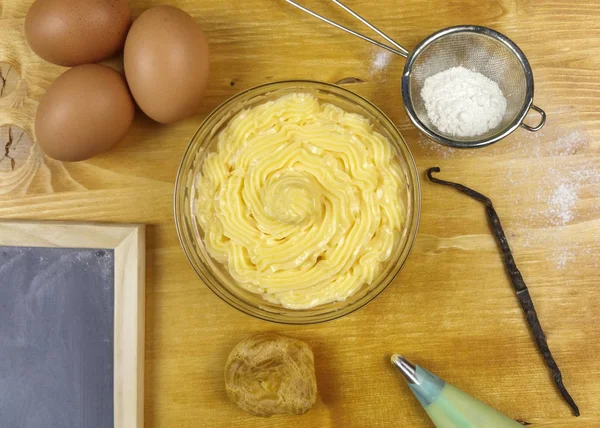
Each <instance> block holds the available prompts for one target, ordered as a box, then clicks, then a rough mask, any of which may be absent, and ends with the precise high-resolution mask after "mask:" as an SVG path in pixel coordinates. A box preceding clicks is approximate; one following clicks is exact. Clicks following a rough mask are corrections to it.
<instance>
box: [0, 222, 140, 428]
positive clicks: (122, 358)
mask: <svg viewBox="0 0 600 428" xmlns="http://www.w3.org/2000/svg"><path fill="white" fill-rule="evenodd" d="M0 246H7V247H43V248H76V249H92V248H93V249H106V250H113V251H114V366H113V367H114V371H113V373H114V390H113V399H114V428H143V426H144V317H145V312H144V306H145V304H144V303H145V285H144V281H145V228H144V226H143V225H122V224H115V225H112V224H90V223H68V222H64V223H57V222H29V221H0Z"/></svg>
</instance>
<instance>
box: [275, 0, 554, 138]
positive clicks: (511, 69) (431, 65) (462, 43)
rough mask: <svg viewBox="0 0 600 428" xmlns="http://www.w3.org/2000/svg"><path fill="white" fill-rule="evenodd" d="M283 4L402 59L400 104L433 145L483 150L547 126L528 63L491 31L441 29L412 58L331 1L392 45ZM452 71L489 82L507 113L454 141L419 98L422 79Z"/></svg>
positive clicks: (468, 27)
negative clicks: (534, 116) (536, 117)
mask: <svg viewBox="0 0 600 428" xmlns="http://www.w3.org/2000/svg"><path fill="white" fill-rule="evenodd" d="M285 1H286V2H287V3H289V4H291V5H293V6H295V7H297V8H298V9H300V10H302V11H304V12H306V13H308V14H309V15H312V16H313V17H315V18H318V19H320V20H321V21H324V22H326V23H328V24H330V25H333V26H334V27H336V28H338V29H340V30H343V31H345V32H347V33H350V34H352V35H354V36H356V37H359V38H361V39H363V40H365V41H367V42H369V43H372V44H374V45H376V46H379V47H380V48H383V49H386V50H388V51H390V52H392V53H394V54H396V55H400V56H402V57H404V58H406V65H405V66H404V73H403V74H402V99H403V101H404V107H405V109H406V113H407V114H408V117H409V118H410V120H411V121H412V122H413V124H414V125H415V126H416V127H417V128H418V129H419V130H420V131H422V132H423V133H424V134H426V135H427V136H429V137H430V138H431V139H433V140H435V141H437V142H438V143H441V144H444V145H447V146H452V147H458V148H469V147H483V146H487V145H488V144H492V143H495V142H496V141H498V140H500V139H502V138H504V137H506V136H507V135H509V134H510V133H511V132H513V131H514V130H515V129H517V128H518V127H519V126H522V127H523V128H525V129H527V130H528V131H532V132H535V131H539V130H540V129H542V127H543V126H544V124H545V123H546V113H545V112H544V111H543V110H542V109H541V108H539V107H537V106H536V105H534V104H533V73H532V71H531V66H530V65H529V61H527V58H526V57H525V54H524V53H523V51H521V49H519V47H518V46H517V45H516V44H515V43H514V42H513V41H511V40H510V39H509V38H508V37H506V36H505V35H503V34H501V33H499V32H497V31H495V30H492V29H490V28H487V27H480V26H475V25H461V26H457V27H450V28H446V29H443V30H440V31H438V32H436V33H434V34H432V35H430V36H429V37H427V38H426V39H425V40H423V41H422V42H421V43H419V45H418V46H417V47H416V48H415V50H414V51H413V52H412V53H409V51H407V50H406V49H405V48H404V47H402V46H401V45H400V44H398V43H397V42H395V41H394V40H393V39H392V38H390V37H389V36H387V35H386V34H385V33H383V32H382V31H381V30H379V29H378V28H377V27H375V26H374V25H373V24H371V23H370V22H368V21H367V20H366V19H364V18H363V17H361V16H360V15H358V14H357V13H356V12H354V11H353V10H352V9H350V8H349V7H348V6H346V5H344V4H342V3H341V2H340V1H339V0H332V2H333V3H334V4H336V5H337V6H339V7H341V8H342V9H344V10H345V11H346V12H347V13H349V14H350V15H352V16H353V17H354V18H356V19H358V20H359V21H360V22H362V23H363V24H364V25H366V26H367V27H369V28H370V29H371V30H373V31H374V32H376V33H377V34H378V35H380V36H381V37H383V38H384V39H385V40H386V41H387V42H388V43H390V44H391V45H392V46H389V45H386V44H384V43H381V42H379V41H377V40H375V39H372V38H370V37H367V36H365V35H363V34H360V33H358V32H356V31H354V30H351V29H349V28H347V27H344V26H343V25H340V24H337V23H336V22H333V21H331V20H330V19H328V18H325V17H324V16H321V15H319V14H317V13H315V12H313V11H312V10H310V9H307V8H306V7H304V6H301V5H299V4H298V3H296V2H295V1H292V0H285ZM457 66H463V67H465V68H467V69H470V70H472V71H475V72H478V73H481V74H483V75H484V76H487V77H488V78H490V79H492V80H494V81H495V82H496V83H497V84H498V86H499V87H500V89H501V90H502V93H503V94H504V97H505V98H506V104H507V108H506V113H505V114H504V117H503V119H502V121H501V122H500V123H499V124H498V125H497V126H496V127H495V128H493V129H491V130H489V131H488V132H486V133H485V134H482V135H478V136H475V137H458V136H456V135H452V134H449V133H444V132H441V131H440V130H439V129H437V128H436V127H435V125H434V124H432V123H431V121H430V120H429V118H428V116H427V110H426V109H425V103H424V101H423V98H422V97H421V89H422V87H423V84H424V82H425V79H427V78H428V77H429V76H432V75H434V74H436V73H439V72H441V71H444V70H447V69H449V68H452V67H457ZM530 109H534V110H535V111H537V112H538V113H539V114H540V121H539V123H538V124H537V125H535V126H530V125H527V124H526V123H524V120H525V117H526V116H527V114H528V113H529V110H530Z"/></svg>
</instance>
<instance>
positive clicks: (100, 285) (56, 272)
mask: <svg viewBox="0 0 600 428" xmlns="http://www.w3.org/2000/svg"><path fill="white" fill-rule="evenodd" d="M143 257H144V228H143V226H136V225H133V226H127V225H98V224H80V223H34V222H0V428H4V427H7V428H9V427H10V428H12V427H15V428H17V427H18V428H125V427H127V428H141V427H143V358H144V353H143V349H144V347H143V340H144V328H143V319H144V304H143V302H144V283H143V281H144V263H143Z"/></svg>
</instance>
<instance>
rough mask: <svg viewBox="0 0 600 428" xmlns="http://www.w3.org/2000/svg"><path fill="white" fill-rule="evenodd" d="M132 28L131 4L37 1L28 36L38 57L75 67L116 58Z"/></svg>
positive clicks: (27, 26) (27, 21) (118, 1)
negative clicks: (129, 5)
mask: <svg viewBox="0 0 600 428" xmlns="http://www.w3.org/2000/svg"><path fill="white" fill-rule="evenodd" d="M130 26H131V11H130V9H129V7H128V5H127V0H37V1H36V2H35V3H34V4H33V5H32V6H31V8H30V9H29V12H28V13H27V17H26V18H25V36H26V38H27V42H28V43H29V46H30V47H31V49H32V50H33V51H34V52H35V53H36V54H37V55H38V56H40V57H41V58H43V59H45V60H46V61H49V62H51V63H54V64H58V65H63V66H68V67H71V66H74V65H79V64H85V63H91V62H99V61H102V60H105V59H107V58H110V57H111V56H113V55H115V54H116V53H117V52H118V51H119V50H121V49H122V48H123V45H124V43H125V38H126V36H127V30H128V29H129V27H130Z"/></svg>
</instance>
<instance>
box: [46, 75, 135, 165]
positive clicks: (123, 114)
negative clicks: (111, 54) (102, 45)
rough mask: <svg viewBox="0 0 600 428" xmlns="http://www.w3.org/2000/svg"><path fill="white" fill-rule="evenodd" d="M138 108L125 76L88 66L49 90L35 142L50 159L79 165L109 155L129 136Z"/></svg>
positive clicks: (57, 81)
mask: <svg viewBox="0 0 600 428" xmlns="http://www.w3.org/2000/svg"><path fill="white" fill-rule="evenodd" d="M134 114H135V107H134V104H133V99H132V98H131V95H130V93H129V90H128V89H127V84H126V82H125V79H124V78H123V76H122V75H121V74H120V73H118V72H117V71H115V70H113V69H112V68H110V67H107V66H104V65H99V64H85V65H80V66H77V67H75V68H72V69H70V70H68V71H66V72H65V73H63V74H62V75H61V76H60V77H59V78H58V79H56V80H55V81H54V83H52V85H50V87H49V88H48V91H47V92H46V94H45V95H44V97H43V98H42V100H41V101H40V105H39V106H38V109H37V113H36V116H35V134H36V139H37V142H38V144H39V145H40V147H41V148H42V150H43V151H44V152H45V153H46V154H47V155H48V156H50V157H52V158H54V159H58V160H62V161H70V162H76V161H81V160H85V159H89V158H91V157H93V156H96V155H98V154H100V153H103V152H105V151H107V150H109V149H110V148H111V147H112V146H114V145H115V144H116V143H117V142H118V141H119V140H120V139H121V138H122V137H123V136H124V135H125V134H126V133H127V130H128V129H129V127H130V126H131V122H132V121H133V116H134Z"/></svg>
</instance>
